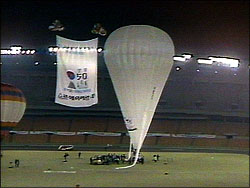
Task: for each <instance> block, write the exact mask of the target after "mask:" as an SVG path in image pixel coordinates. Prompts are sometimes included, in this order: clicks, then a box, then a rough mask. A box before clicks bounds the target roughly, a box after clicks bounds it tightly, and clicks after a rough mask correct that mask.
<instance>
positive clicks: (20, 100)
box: [1, 83, 26, 138]
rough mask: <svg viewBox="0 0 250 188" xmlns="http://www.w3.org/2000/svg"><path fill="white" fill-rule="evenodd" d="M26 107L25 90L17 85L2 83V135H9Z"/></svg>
mask: <svg viewBox="0 0 250 188" xmlns="http://www.w3.org/2000/svg"><path fill="white" fill-rule="evenodd" d="M25 109H26V99H25V97H24V95H23V92H22V91H21V90H20V89H18V88H16V87H15V86H12V85H10V84H5V83H1V136H3V137H4V136H7V135H8V132H9V131H10V130H11V129H12V128H13V127H15V126H16V125H17V124H18V122H19V121H20V120H21V119H22V117H23V115H24V112H25ZM1 138H2V137H1Z"/></svg>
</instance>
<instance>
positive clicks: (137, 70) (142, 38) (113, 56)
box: [104, 25, 174, 150]
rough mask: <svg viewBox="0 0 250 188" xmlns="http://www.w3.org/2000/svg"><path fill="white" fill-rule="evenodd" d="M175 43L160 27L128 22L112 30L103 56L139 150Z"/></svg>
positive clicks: (165, 77) (168, 68) (165, 78)
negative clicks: (126, 24)
mask: <svg viewBox="0 0 250 188" xmlns="http://www.w3.org/2000/svg"><path fill="white" fill-rule="evenodd" d="M173 56H174V44H173V41H172V39H171V38H170V36H169V35H168V34H167V33H166V32H164V31H162V30H161V29H159V28H156V27H152V26H148V25H130V26H125V27H121V28H119V29H117V30H115V31H114V32H112V33H111V34H110V35H109V37H108V38H107V40H106V42H105V46H104V58H105V63H106V65H107V68H108V71H109V74H110V76H111V80H112V82H113V85H114V89H115V92H116V95H117V98H118V101H119V104H120V108H121V111H122V114H123V117H124V122H125V125H126V127H127V130H128V132H129V135H130V139H131V143H132V145H133V148H135V149H137V150H140V148H141V146H142V144H143V141H144V139H145V136H146V134H147V132H148V129H149V126H150V123H151V121H152V118H153V115H154V112H155V109H156V106H157V104H158V101H159V99H160V96H161V93H162V90H163V88H164V86H165V83H166V81H167V78H168V76H169V73H170V71H171V69H172V65H173Z"/></svg>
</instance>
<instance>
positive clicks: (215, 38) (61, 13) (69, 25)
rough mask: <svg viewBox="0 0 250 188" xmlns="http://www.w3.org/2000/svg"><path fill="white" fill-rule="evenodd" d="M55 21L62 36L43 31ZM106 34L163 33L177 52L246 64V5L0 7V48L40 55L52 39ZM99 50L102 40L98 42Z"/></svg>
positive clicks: (33, 4)
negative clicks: (97, 27)
mask: <svg viewBox="0 0 250 188" xmlns="http://www.w3.org/2000/svg"><path fill="white" fill-rule="evenodd" d="M55 19H59V20H60V21H61V22H62V24H63V25H64V26H65V28H66V29H65V30H64V31H62V32H51V31H49V30H48V26H49V25H51V23H52V22H53V21H54V20H55ZM98 22H99V23H101V24H102V25H103V26H104V28H105V29H106V30H107V31H108V34H110V33H111V32H112V31H114V30H115V29H118V28H119V27H122V26H126V25H132V24H144V25H152V26H155V27H158V28H160V29H162V30H164V31H166V32H167V33H168V34H169V35H170V36H171V38H172V39H173V42H174V44H175V50H176V55H180V54H181V53H183V52H189V53H193V54H194V55H195V56H198V57H206V56H207V55H221V56H230V57H235V58H240V59H241V60H242V61H243V62H245V63H248V62H249V1H120V0H119V1H94V0H92V1H89V0H84V1H51V2H50V1H25V0H24V1H1V48H8V47H9V46H10V45H22V46H23V47H24V48H36V49H43V48H44V49H45V48H47V47H48V46H49V45H55V44H56V40H55V39H56V37H55V35H56V34H58V35H61V36H63V37H66V38H70V39H73V40H89V39H93V38H96V37H97V35H94V34H92V33H91V29H92V27H93V25H94V24H95V23H98ZM98 37H99V39H100V41H99V42H100V43H99V45H100V46H103V45H104V42H105V40H106V39H107V37H108V35H107V36H105V37H102V36H98Z"/></svg>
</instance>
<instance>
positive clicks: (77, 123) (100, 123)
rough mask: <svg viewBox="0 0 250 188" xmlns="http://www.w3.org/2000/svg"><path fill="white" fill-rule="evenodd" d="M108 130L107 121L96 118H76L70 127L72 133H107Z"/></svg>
mask: <svg viewBox="0 0 250 188" xmlns="http://www.w3.org/2000/svg"><path fill="white" fill-rule="evenodd" d="M106 129H107V119H106V118H95V117H85V118H82V119H79V118H76V119H74V120H73V121H72V124H71V127H70V131H106Z"/></svg>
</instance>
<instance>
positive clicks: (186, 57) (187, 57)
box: [181, 53, 193, 60]
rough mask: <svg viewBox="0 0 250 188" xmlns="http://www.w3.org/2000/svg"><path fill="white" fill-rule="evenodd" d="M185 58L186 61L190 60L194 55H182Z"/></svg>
mask: <svg viewBox="0 0 250 188" xmlns="http://www.w3.org/2000/svg"><path fill="white" fill-rule="evenodd" d="M181 55H182V56H183V57H185V59H186V60H189V59H191V58H192V57H193V55H192V54H187V53H184V54H181Z"/></svg>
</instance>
